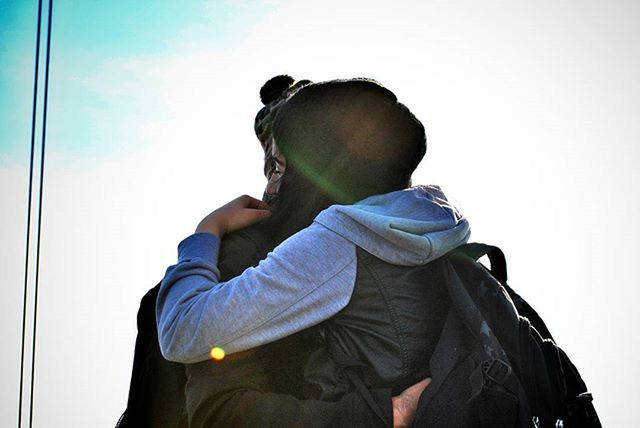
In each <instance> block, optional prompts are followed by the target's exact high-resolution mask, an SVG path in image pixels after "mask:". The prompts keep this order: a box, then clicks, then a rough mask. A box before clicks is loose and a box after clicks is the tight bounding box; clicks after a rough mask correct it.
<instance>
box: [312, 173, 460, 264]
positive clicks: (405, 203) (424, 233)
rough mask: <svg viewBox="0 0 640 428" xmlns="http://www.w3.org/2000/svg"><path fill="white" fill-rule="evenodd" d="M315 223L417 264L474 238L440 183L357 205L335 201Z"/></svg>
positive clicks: (388, 257) (393, 259)
mask: <svg viewBox="0 0 640 428" xmlns="http://www.w3.org/2000/svg"><path fill="white" fill-rule="evenodd" d="M315 221H316V222H317V223H319V224H321V225H323V226H325V227H327V228H328V229H330V230H332V231H334V232H336V233H338V234H339V235H341V236H343V237H344V238H345V239H347V240H349V241H351V242H352V243H353V244H355V245H357V246H358V247H361V248H363V249H364V250H366V251H368V252H369V253H371V254H373V255H374V256H376V257H378V258H380V259H382V260H384V261H386V262H389V263H392V264H396V265H402V266H417V265H423V264H426V263H428V262H430V261H431V260H434V259H436V258H438V257H440V256H442V255H444V254H445V253H447V252H449V251H450V250H452V249H454V248H456V247H458V246H459V245H462V244H464V243H466V242H467V241H468V240H469V235H470V234H471V229H470V227H469V222H468V221H467V219H466V218H464V217H463V216H462V215H461V214H460V213H459V212H458V210H457V209H456V208H455V207H453V206H452V205H451V204H450V203H449V202H448V201H447V198H446V197H445V195H444V193H443V192H442V190H441V189H440V188H439V187H438V186H416V187H412V188H409V189H405V190H399V191H395V192H391V193H386V194H383V195H374V196H371V197H369V198H366V199H364V200H362V201H360V202H358V203H356V204H353V205H332V206H331V207H329V208H327V209H326V210H324V211H323V212H321V213H320V214H319V215H318V216H317V217H316V219H315Z"/></svg>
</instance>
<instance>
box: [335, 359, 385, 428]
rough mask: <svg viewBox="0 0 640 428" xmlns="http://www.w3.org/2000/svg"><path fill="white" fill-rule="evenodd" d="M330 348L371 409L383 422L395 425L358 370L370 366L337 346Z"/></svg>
mask: <svg viewBox="0 0 640 428" xmlns="http://www.w3.org/2000/svg"><path fill="white" fill-rule="evenodd" d="M328 350H329V354H330V355H331V358H332V359H333V361H334V362H335V363H336V364H337V365H338V367H340V368H341V369H342V372H343V373H344V374H345V375H346V376H347V378H348V379H349V382H350V383H351V384H352V385H353V386H354V387H355V388H356V390H357V391H358V393H359V394H360V396H361V397H362V398H363V399H364V401H365V402H366V403H367V405H368V406H369V408H371V410H372V411H373V412H374V413H375V414H376V416H377V417H378V418H379V419H380V420H381V421H382V423H383V424H385V425H386V426H391V425H393V421H389V420H388V419H387V417H385V415H384V412H383V411H382V410H381V409H380V407H379V406H378V404H376V402H375V400H374V398H373V396H372V395H371V392H370V391H369V389H367V386H366V385H365V384H364V381H363V380H362V377H361V376H360V375H358V373H357V372H356V371H357V370H358V369H362V370H370V368H369V367H368V366H366V365H365V364H363V363H361V362H360V361H358V360H357V359H355V358H353V357H351V356H349V355H347V354H345V353H344V352H342V351H341V350H339V349H337V348H336V347H329V348H328Z"/></svg>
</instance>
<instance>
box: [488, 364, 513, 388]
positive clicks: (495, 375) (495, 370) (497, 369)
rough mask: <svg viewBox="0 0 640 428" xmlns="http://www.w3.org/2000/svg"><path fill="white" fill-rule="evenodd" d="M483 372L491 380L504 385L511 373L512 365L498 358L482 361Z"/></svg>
mask: <svg viewBox="0 0 640 428" xmlns="http://www.w3.org/2000/svg"><path fill="white" fill-rule="evenodd" d="M482 372H483V373H484V375H485V376H486V377H487V378H488V379H489V380H491V381H493V382H495V383H497V384H498V385H503V384H504V383H505V381H506V380H507V378H508V377H509V376H510V375H511V366H510V365H509V364H507V363H505V362H504V361H502V360H498V359H493V360H486V361H483V362H482Z"/></svg>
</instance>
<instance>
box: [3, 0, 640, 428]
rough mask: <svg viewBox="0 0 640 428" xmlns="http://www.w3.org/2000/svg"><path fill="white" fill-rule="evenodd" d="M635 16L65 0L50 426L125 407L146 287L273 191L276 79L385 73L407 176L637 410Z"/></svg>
mask: <svg viewBox="0 0 640 428" xmlns="http://www.w3.org/2000/svg"><path fill="white" fill-rule="evenodd" d="M36 8H37V2H36V1H26V0H22V1H17V0H5V1H3V2H0V194H2V196H3V199H2V212H3V215H2V219H3V221H2V222H0V283H2V284H3V287H2V290H3V294H4V296H3V298H2V299H0V321H1V324H0V325H1V326H2V337H3V341H4V342H5V343H3V346H2V347H0V377H2V378H3V379H6V380H7V381H6V382H3V383H2V384H1V385H0V402H1V403H2V404H1V406H2V409H1V410H2V411H0V425H1V426H11V425H13V424H14V423H15V418H16V411H17V385H18V376H17V373H18V367H19V332H20V320H21V313H20V308H21V298H22V274H23V273H22V269H23V263H24V261H23V256H24V230H25V213H26V191H27V180H28V175H27V174H28V171H27V169H28V146H29V136H30V120H31V96H32V92H31V91H32V85H33V80H32V79H33V50H34V43H35V18H36V13H37V11H36ZM639 18H640V8H639V7H638V6H637V5H636V4H635V3H634V2H631V1H604V0H588V1H577V0H575V1H565V2H555V1H550V0H542V1H537V2H527V1H488V2H474V1H472V0H466V1H465V0H460V1H453V2H442V1H420V2H417V1H416V2H410V1H395V2H376V1H371V0H369V1H344V0H343V1H337V0H336V1H334V0H332V1H325V2H314V1H284V0H283V1H262V2H260V1H242V0H235V1H182V2H168V1H136V2H130V1H124V0H113V1H109V2H99V1H72V0H54V20H53V38H52V59H51V80H50V93H49V95H50V104H49V125H48V126H49V128H48V133H47V164H46V167H47V169H46V174H45V177H46V182H45V193H44V217H43V236H42V256H41V273H40V275H41V277H40V284H41V301H40V314H39V323H40V324H39V325H40V329H39V336H38V340H39V342H38V343H39V345H38V346H39V348H38V349H39V351H38V359H37V382H36V411H35V418H36V420H35V422H36V426H39V427H49V426H51V427H57V426H77V427H83V426H100V427H102V426H113V425H114V424H115V421H116V420H117V418H118V417H119V414H120V412H121V411H122V410H124V407H125V403H126V395H127V388H128V382H129V377H130V372H131V361H132V356H133V344H134V340H135V314H136V310H137V306H138V303H139V300H140V298H141V297H142V295H143V294H144V292H145V291H146V290H147V289H149V288H151V287H152V286H154V285H155V284H156V283H157V282H158V281H159V279H160V278H161V277H162V276H163V274H164V270H165V269H166V267H167V266H168V265H169V264H171V263H173V262H174V261H175V252H176V250H175V248H176V245H177V243H178V242H179V241H180V240H181V239H182V238H184V237H186V236H187V235H188V234H189V233H191V232H192V231H193V229H194V228H195V226H196V225H197V223H198V221H199V220H200V219H201V218H202V217H204V215H206V214H207V213H208V212H210V211H211V210H213V209H215V208H216V207H218V206H219V205H220V204H222V203H224V202H226V201H227V200H229V199H231V198H233V197H235V196H237V195H239V194H242V193H250V194H253V195H256V196H259V195H260V194H261V192H262V186H263V185H264V181H263V177H262V176H261V172H262V165H261V159H262V154H261V152H260V149H259V145H258V142H257V140H256V139H255V136H254V135H253V129H252V126H253V118H254V115H255V113H256V112H257V110H258V109H259V107H260V103H259V99H258V90H259V88H260V86H261V85H262V83H263V82H264V81H265V80H267V79H268V78H269V77H271V76H273V75H275V74H281V73H289V74H291V75H293V76H294V77H296V78H298V79H302V78H308V79H311V80H315V81H320V80H327V79H332V78H340V77H356V76H366V77H373V78H375V79H377V80H379V81H381V82H382V83H384V84H385V85H387V86H388V87H389V88H391V89H392V90H393V91H394V92H395V93H396V94H397V95H398V98H399V99H400V100H401V101H402V102H404V103H405V104H407V105H408V106H409V107H410V108H411V109H412V110H413V111H414V113H415V114H416V115H417V116H418V117H419V118H420V119H421V120H422V121H423V122H424V124H425V126H426V129H427V137H428V140H429V143H428V144H429V147H428V152H427V158H426V160H425V161H424V162H423V164H422V165H421V166H420V167H419V169H418V171H417V172H416V175H415V178H414V182H415V183H416V184H421V183H422V184H427V183H433V184H439V185H440V186H442V188H443V189H444V190H445V192H446V193H447V194H448V195H449V196H450V198H451V199H452V200H453V201H454V202H455V203H456V204H457V205H458V207H459V209H460V210H461V211H462V212H463V213H464V214H465V215H466V216H467V217H468V218H469V220H470V223H471V226H472V229H473V234H472V240H475V241H484V242H489V243H493V244H496V245H499V246H501V247H502V248H503V249H504V250H505V253H506V254H507V259H508V263H509V273H510V282H511V284H512V286H513V287H514V288H516V289H517V290H518V291H520V292H521V294H522V295H523V296H524V297H525V298H527V299H528V300H529V301H530V303H532V304H533V305H534V306H535V307H536V308H537V309H538V311H539V312H540V313H541V315H542V316H543V317H544V318H545V320H546V321H547V323H548V325H549V327H550V329H551V331H552V333H554V336H555V337H556V339H557V340H558V342H559V343H560V345H561V346H563V348H565V349H566V350H567V352H568V353H569V355H570V356H571V357H572V358H573V359H574V362H575V363H576V365H577V366H578V368H579V369H580V370H581V372H582V374H583V376H584V377H585V379H586V381H587V383H588V385H589V386H590V388H591V389H592V390H593V392H594V395H595V397H596V402H595V403H596V407H597V409H598V410H599V412H600V414H601V417H602V419H603V423H604V425H606V426H630V425H631V424H632V421H634V420H635V419H636V418H635V417H634V416H635V412H634V411H633V410H634V406H635V402H636V401H637V400H638V398H640V397H639V396H638V393H637V392H636V391H637V382H638V380H640V379H639V377H640V376H639V374H640V373H639V372H640V369H638V367H637V364H635V361H636V360H637V354H638V351H640V346H639V345H640V343H639V342H640V339H639V338H638V335H637V333H636V327H637V325H638V321H640V319H639V318H640V316H639V315H638V313H637V310H636V304H635V302H636V301H637V300H638V298H639V297H640V295H639V293H638V291H637V289H636V283H637V280H636V275H635V274H634V273H635V272H634V270H633V269H632V268H633V266H634V262H635V260H636V259H637V257H638V256H639V255H640V254H639V252H638V250H637V242H638V239H639V238H640V228H639V227H638V225H637V218H638V217H639V216H640V206H639V204H640V202H639V201H640V189H639V187H638V184H637V183H638V181H639V179H640V175H639V173H638V167H637V165H638V164H639V163H640V151H639V150H638V148H637V144H638V141H640V124H639V123H638V120H637V118H638V116H639V113H640V101H639V100H640V82H639V80H638V78H637V76H638V75H640V47H639V45H638V43H637V41H638V40H640V27H638V25H637V22H638V21H639ZM98 398H99V399H98ZM70 403H73V408H74V411H73V412H69V409H70Z"/></svg>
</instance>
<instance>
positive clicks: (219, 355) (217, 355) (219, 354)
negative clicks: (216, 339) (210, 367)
mask: <svg viewBox="0 0 640 428" xmlns="http://www.w3.org/2000/svg"><path fill="white" fill-rule="evenodd" d="M224 355H225V354H224V349H222V348H220V347H219V346H216V347H214V348H211V358H213V359H214V360H216V361H220V360H222V359H223V358H224Z"/></svg>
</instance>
